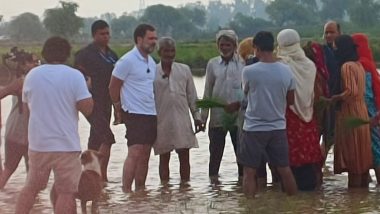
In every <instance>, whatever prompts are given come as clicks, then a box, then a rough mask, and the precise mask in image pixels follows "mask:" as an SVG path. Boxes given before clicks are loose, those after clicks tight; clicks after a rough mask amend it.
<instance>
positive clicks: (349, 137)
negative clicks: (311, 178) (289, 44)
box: [331, 35, 373, 188]
mask: <svg viewBox="0 0 380 214" xmlns="http://www.w3.org/2000/svg"><path fill="white" fill-rule="evenodd" d="M335 47H336V57H337V59H338V62H339V65H340V68H341V77H342V93H340V94H337V95H334V96H332V97H331V99H332V101H333V102H337V101H339V102H340V103H341V107H340V110H339V111H337V114H336V124H335V147H334V173H335V174H340V173H342V172H348V187H349V188H352V187H354V188H358V187H361V188H366V187H368V176H369V174H368V172H369V169H370V168H371V167H372V161H373V159H372V151H371V138H370V126H369V125H368V124H366V125H362V126H359V127H356V128H351V129H350V128H348V127H347V126H346V125H345V120H346V119H347V118H349V117H355V118H360V119H363V120H368V111H367V106H366V104H365V100H364V94H365V71H364V69H363V66H362V65H361V63H360V62H359V61H358V60H359V57H358V54H357V52H356V45H355V44H354V41H353V39H352V38H351V36H349V35H341V36H339V37H337V38H336V39H335Z"/></svg>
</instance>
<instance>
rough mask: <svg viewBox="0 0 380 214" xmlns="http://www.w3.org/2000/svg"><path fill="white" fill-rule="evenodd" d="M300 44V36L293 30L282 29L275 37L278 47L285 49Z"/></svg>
mask: <svg viewBox="0 0 380 214" xmlns="http://www.w3.org/2000/svg"><path fill="white" fill-rule="evenodd" d="M300 42H301V38H300V35H299V34H298V33H297V31H295V30H293V29H284V30H282V31H280V33H278V35H277V43H278V46H280V47H287V46H291V45H294V44H296V43H300Z"/></svg>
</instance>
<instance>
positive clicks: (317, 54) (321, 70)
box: [303, 41, 329, 97]
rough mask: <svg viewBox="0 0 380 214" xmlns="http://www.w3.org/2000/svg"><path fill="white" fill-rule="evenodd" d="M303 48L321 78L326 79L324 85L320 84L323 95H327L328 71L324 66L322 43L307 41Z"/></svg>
mask: <svg viewBox="0 0 380 214" xmlns="http://www.w3.org/2000/svg"><path fill="white" fill-rule="evenodd" d="M303 49H304V51H305V54H306V56H307V57H308V58H309V59H311V60H312V61H313V62H314V64H315V67H316V68H317V73H318V74H319V75H320V76H321V77H322V78H323V80H324V81H326V85H322V90H323V96H325V97H329V87H328V85H327V80H328V79H329V71H328V69H327V66H326V62H325V55H324V52H323V47H322V45H320V44H318V43H317V42H312V41H309V42H308V43H307V44H306V46H304V47H303Z"/></svg>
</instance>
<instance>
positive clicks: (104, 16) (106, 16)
mask: <svg viewBox="0 0 380 214" xmlns="http://www.w3.org/2000/svg"><path fill="white" fill-rule="evenodd" d="M100 19H102V20H104V21H106V22H107V23H108V24H110V23H111V22H112V20H114V19H116V14H115V13H103V14H102V15H100Z"/></svg>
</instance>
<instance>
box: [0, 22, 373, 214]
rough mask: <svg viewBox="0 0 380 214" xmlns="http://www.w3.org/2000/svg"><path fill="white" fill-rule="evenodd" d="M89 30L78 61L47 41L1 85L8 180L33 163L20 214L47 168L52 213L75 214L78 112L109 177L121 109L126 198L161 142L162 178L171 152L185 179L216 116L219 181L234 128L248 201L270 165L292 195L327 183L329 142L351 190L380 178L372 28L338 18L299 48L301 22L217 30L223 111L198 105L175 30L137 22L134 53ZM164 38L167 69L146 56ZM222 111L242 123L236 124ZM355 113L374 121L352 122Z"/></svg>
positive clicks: (216, 78) (214, 174) (217, 94)
mask: <svg viewBox="0 0 380 214" xmlns="http://www.w3.org/2000/svg"><path fill="white" fill-rule="evenodd" d="M91 30H92V32H91V33H92V36H93V42H92V43H91V44H89V45H88V46H86V47H85V48H83V49H81V50H79V51H78V52H77V53H76V54H75V62H74V66H73V67H70V66H67V65H65V62H66V60H67V59H68V57H69V56H70V51H71V46H70V44H69V43H68V41H67V40H66V39H63V38H60V37H51V38H49V39H48V40H47V41H46V42H45V44H44V46H43V49H42V57H43V58H44V62H45V63H44V64H42V65H40V64H39V63H38V62H39V60H38V59H37V58H36V56H35V55H33V54H29V55H27V57H24V58H23V60H21V61H19V64H20V66H19V69H22V70H23V75H22V77H19V78H17V79H16V80H15V81H14V82H13V83H12V84H9V85H8V86H6V87H5V88H3V89H1V90H0V98H3V97H5V96H7V95H14V98H13V105H12V110H11V113H10V115H9V117H8V120H7V123H6V127H5V128H6V132H5V163H4V169H2V172H1V175H0V188H4V186H5V184H6V182H7V181H8V179H9V177H10V176H11V175H12V173H13V172H14V171H15V169H16V168H17V166H18V164H19V162H20V160H21V158H22V157H24V158H25V163H26V165H27V170H28V172H27V179H26V183H25V186H24V188H23V189H22V191H21V193H20V196H19V199H18V201H17V205H16V213H29V211H30V210H31V208H32V207H33V203H34V199H35V197H36V196H37V194H38V193H39V191H41V190H42V189H44V188H46V185H47V182H48V178H49V175H50V172H51V171H53V172H54V175H55V176H54V188H53V190H52V191H55V193H56V194H57V195H58V196H57V200H56V201H55V203H54V205H53V206H54V211H55V212H56V213H75V210H76V203H75V192H76V191H77V188H78V183H79V177H80V172H81V163H80V152H81V150H82V148H81V147H80V141H79V134H78V112H81V113H82V114H83V115H84V116H85V117H86V119H87V120H88V122H89V124H90V126H91V129H90V135H89V139H88V149H91V150H96V151H98V152H99V153H101V154H102V158H101V163H100V164H101V175H102V178H103V181H104V182H107V181H108V176H107V168H108V162H109V158H110V154H111V147H112V144H114V143H115V137H114V134H113V133H112V130H111V128H110V124H111V117H112V112H114V115H113V116H114V121H113V124H114V125H118V124H124V125H125V127H126V134H125V137H126V139H127V146H128V154H127V157H126V159H125V162H124V166H123V174H122V190H123V191H124V192H131V191H133V189H134V190H135V191H139V190H142V189H144V188H145V181H146V178H147V172H148V169H149V167H148V163H149V158H150V154H151V150H152V148H153V150H154V153H155V154H156V155H159V169H158V170H159V175H160V179H161V182H162V183H163V184H166V183H167V182H168V181H169V178H170V169H169V161H170V155H171V152H172V151H173V150H175V151H176V153H177V154H178V157H179V162H180V169H179V171H180V177H181V182H183V183H186V182H188V181H189V180H190V179H191V173H190V168H191V167H190V158H189V156H190V149H191V148H197V147H198V141H197V138H196V133H198V132H200V131H205V130H206V122H207V121H208V125H207V126H208V129H207V130H208V137H209V141H210V142H209V155H210V157H209V172H208V174H209V177H210V182H211V183H212V184H218V183H219V180H218V176H219V168H220V165H221V160H222V157H223V153H224V147H225V142H226V140H225V139H226V135H227V133H229V134H230V137H231V141H232V144H233V148H234V152H235V157H236V163H237V174H238V180H239V181H240V182H241V183H242V188H243V192H244V193H245V194H246V196H248V197H253V196H254V195H255V194H256V193H257V191H258V189H260V188H262V187H263V186H266V184H267V173H266V164H267V163H268V164H269V167H270V169H271V173H272V178H273V179H272V180H273V182H279V183H280V184H281V186H282V187H283V188H282V189H283V190H284V191H285V192H286V193H287V194H288V195H293V194H295V193H296V192H297V190H300V191H313V190H316V189H318V188H319V187H320V186H321V184H322V181H323V173H322V167H323V164H324V161H325V159H326V156H327V154H328V152H329V150H330V148H331V147H332V145H334V173H337V174H340V173H342V172H347V173H348V187H349V188H365V187H368V183H369V179H370V176H369V170H370V169H374V170H375V173H376V178H377V181H378V182H380V132H379V131H380V130H379V126H378V125H379V122H378V119H379V114H378V108H380V76H379V74H378V72H377V70H376V65H375V62H374V59H373V56H372V52H371V49H370V46H369V39H368V37H367V36H366V35H365V34H362V33H356V34H353V35H344V34H342V33H341V29H340V26H339V24H338V23H336V22H334V21H329V22H327V23H326V24H325V26H324V39H325V43H324V44H319V43H317V42H315V41H310V42H308V43H307V44H306V45H304V46H302V45H301V37H300V35H299V34H298V32H297V31H295V30H294V29H284V30H282V31H280V32H279V33H278V35H277V40H276V41H275V37H274V36H273V34H272V33H271V32H267V31H260V32H258V33H257V34H256V35H254V36H253V37H250V38H246V39H244V40H242V41H241V42H240V44H239V39H238V36H237V35H236V33H235V32H234V31H233V30H231V29H223V30H220V31H219V32H218V33H217V34H216V44H217V48H218V52H219V56H216V57H214V58H212V59H210V60H209V62H208V64H207V67H206V77H205V86H204V94H203V99H205V100H207V99H212V98H217V99H219V100H221V101H223V102H224V103H225V107H224V108H217V107H215V108H209V109H208V108H203V109H200V108H198V107H197V105H196V102H197V100H198V99H199V98H198V94H197V91H196V88H195V85H194V81H193V77H192V74H191V71H190V68H189V66H188V65H186V64H182V63H178V62H175V58H176V42H175V40H174V39H173V38H170V37H162V38H157V32H156V29H155V28H154V26H152V25H149V24H140V25H138V26H137V27H136V29H135V31H134V35H133V36H134V38H133V39H134V43H135V46H134V48H133V49H132V50H130V51H129V52H127V53H125V54H124V55H123V56H121V57H120V58H118V56H117V54H116V53H115V52H114V51H113V50H112V49H111V48H110V47H109V45H108V44H109V40H110V29H109V26H108V24H107V23H106V22H105V21H103V20H97V21H95V22H94V23H93V24H92V28H91ZM275 43H277V49H276V46H275ZM156 45H157V53H158V56H159V58H160V62H159V63H158V64H156V62H155V61H154V59H153V58H152V57H151V56H150V54H151V53H153V52H154V51H155V49H156ZM20 97H22V102H23V104H22V103H21V99H20ZM227 113H228V114H230V115H232V116H233V117H234V118H237V120H234V121H232V122H231V121H230V124H228V126H226V124H225V116H226V114H227ZM51 115H54V117H52V116H51ZM348 117H356V118H360V119H362V120H364V121H368V123H363V124H361V125H360V126H357V127H352V128H350V129H349V128H347V126H346V124H345V121H346V119H347V118H348ZM192 121H193V123H194V124H192ZM193 125H194V128H193ZM320 142H322V143H320ZM133 183H134V185H135V188H132V185H133Z"/></svg>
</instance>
